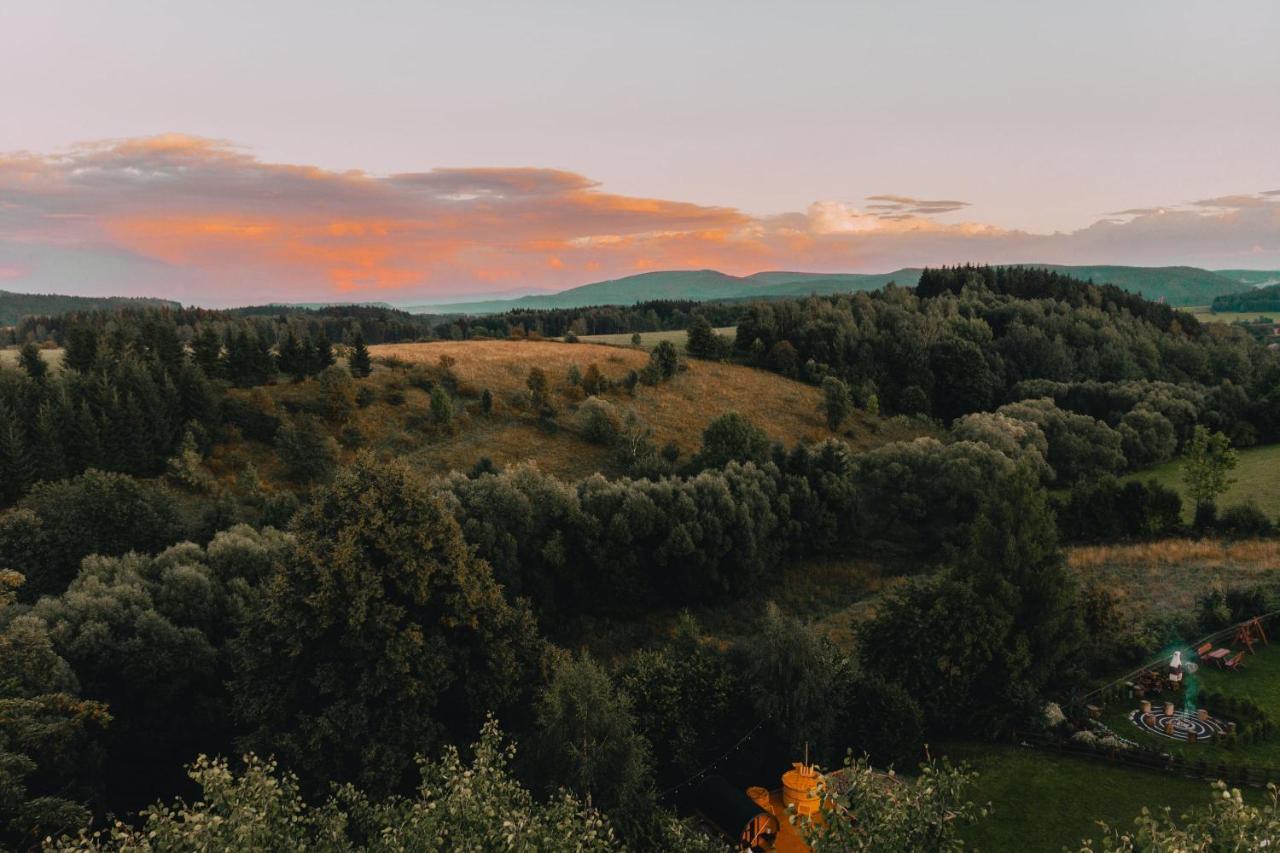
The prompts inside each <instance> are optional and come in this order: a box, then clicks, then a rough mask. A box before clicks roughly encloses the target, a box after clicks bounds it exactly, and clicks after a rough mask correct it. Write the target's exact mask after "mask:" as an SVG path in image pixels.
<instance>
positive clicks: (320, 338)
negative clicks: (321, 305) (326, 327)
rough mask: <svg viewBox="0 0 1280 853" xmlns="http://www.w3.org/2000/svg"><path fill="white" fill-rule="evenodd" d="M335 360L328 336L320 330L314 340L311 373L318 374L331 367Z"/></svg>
mask: <svg viewBox="0 0 1280 853" xmlns="http://www.w3.org/2000/svg"><path fill="white" fill-rule="evenodd" d="M337 360H338V359H337V357H336V356H334V354H333V344H331V343H330V342H329V336H328V335H326V334H325V333H324V331H323V330H322V331H321V332H320V334H318V335H317V336H316V339H315V360H314V362H313V363H312V372H313V373H319V372H321V371H322V370H324V369H325V368H326V367H332V366H333V365H334V363H335V362H337Z"/></svg>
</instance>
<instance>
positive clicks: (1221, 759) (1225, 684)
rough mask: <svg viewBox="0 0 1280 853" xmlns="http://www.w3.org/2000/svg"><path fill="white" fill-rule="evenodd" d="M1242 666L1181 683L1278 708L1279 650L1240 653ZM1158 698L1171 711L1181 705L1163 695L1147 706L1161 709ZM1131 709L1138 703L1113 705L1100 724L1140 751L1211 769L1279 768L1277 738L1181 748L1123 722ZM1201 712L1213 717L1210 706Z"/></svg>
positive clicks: (1207, 670)
mask: <svg viewBox="0 0 1280 853" xmlns="http://www.w3.org/2000/svg"><path fill="white" fill-rule="evenodd" d="M1218 645H1226V644H1225V643H1219V644H1218ZM1244 663H1245V668H1244V669H1243V670H1241V671H1238V672H1228V671H1225V670H1221V669H1218V668H1216V667H1213V666H1203V667H1200V668H1199V670H1197V672H1196V673H1195V674H1194V675H1188V676H1187V678H1188V681H1189V683H1190V679H1197V680H1198V683H1199V686H1200V688H1201V689H1203V690H1213V691H1216V692H1218V693H1224V694H1227V695H1230V696H1247V697H1249V698H1250V699H1253V700H1254V701H1255V702H1257V703H1258V704H1259V705H1261V706H1262V707H1263V708H1264V709H1275V708H1280V646H1262V647H1260V648H1259V651H1258V653H1257V654H1255V655H1251V654H1248V653H1247V652H1246V654H1245V660H1244ZM1164 698H1168V699H1169V700H1170V701H1172V702H1174V704H1175V705H1181V704H1182V703H1183V701H1184V697H1183V696H1177V695H1173V694H1167V697H1161V698H1158V699H1157V698H1153V699H1152V704H1153V705H1154V704H1157V703H1162V702H1163V699H1164ZM1137 707H1138V703H1137V700H1135V699H1120V700H1116V701H1114V702H1112V703H1111V705H1109V706H1108V707H1107V709H1106V711H1105V712H1104V714H1103V721H1104V722H1105V723H1106V724H1107V725H1108V726H1110V727H1111V728H1112V730H1113V731H1115V732H1116V734H1119V735H1121V736H1122V737H1126V738H1129V739H1130V740H1134V741H1137V742H1138V743H1140V744H1142V745H1144V746H1151V747H1155V748H1157V749H1161V750H1163V751H1165V752H1169V753H1172V754H1174V755H1181V756H1183V757H1184V758H1187V759H1188V760H1193V761H1194V760H1196V759H1200V758H1203V759H1204V760H1206V761H1209V762H1212V763H1214V764H1217V763H1226V764H1229V765H1236V764H1252V765H1259V766H1266V767H1280V736H1277V737H1273V738H1271V740H1268V741H1264V742H1263V743H1255V744H1249V745H1243V744H1239V745H1237V746H1235V747H1234V748H1230V747H1226V746H1220V745H1218V744H1216V743H1194V744H1191V743H1184V742H1182V741H1179V740H1173V739H1172V738H1166V737H1161V736H1160V735H1154V734H1151V733H1150V732H1147V731H1144V730H1142V729H1140V728H1138V727H1137V726H1135V725H1134V724H1133V722H1132V721H1131V720H1130V719H1129V714H1130V713H1131V712H1132V711H1134V710H1135V709H1136V708H1137ZM1206 707H1207V708H1208V710H1209V713H1211V714H1212V713H1214V708H1213V706H1212V705H1208V706H1206Z"/></svg>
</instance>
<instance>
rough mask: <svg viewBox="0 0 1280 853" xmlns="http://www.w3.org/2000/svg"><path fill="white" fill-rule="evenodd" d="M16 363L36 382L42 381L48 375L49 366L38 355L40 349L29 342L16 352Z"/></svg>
mask: <svg viewBox="0 0 1280 853" xmlns="http://www.w3.org/2000/svg"><path fill="white" fill-rule="evenodd" d="M18 363H19V364H21V365H22V369H23V370H25V371H26V372H27V375H28V376H30V377H31V378H32V379H34V380H36V381H37V382H39V381H41V380H43V379H44V378H45V376H47V375H48V373H49V365H48V364H47V363H45V360H44V357H43V356H41V355H40V348H39V347H38V346H36V345H35V344H34V343H32V342H31V341H27V342H26V343H25V344H23V345H22V349H21V350H19V351H18Z"/></svg>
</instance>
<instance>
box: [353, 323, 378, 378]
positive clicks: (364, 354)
mask: <svg viewBox="0 0 1280 853" xmlns="http://www.w3.org/2000/svg"><path fill="white" fill-rule="evenodd" d="M350 367H351V375H352V376H354V377H355V378H357V379H363V378H364V377H366V376H368V375H369V371H370V370H372V369H373V364H372V362H371V360H370V358H369V347H367V346H365V343H364V334H363V333H362V332H360V331H358V330H357V331H356V334H355V338H354V339H353V340H352V341H351V361H350Z"/></svg>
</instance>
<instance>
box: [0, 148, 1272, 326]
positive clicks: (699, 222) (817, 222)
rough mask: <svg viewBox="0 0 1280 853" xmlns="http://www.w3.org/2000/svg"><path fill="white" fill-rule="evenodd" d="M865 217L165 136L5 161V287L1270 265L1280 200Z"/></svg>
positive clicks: (417, 291)
mask: <svg viewBox="0 0 1280 853" xmlns="http://www.w3.org/2000/svg"><path fill="white" fill-rule="evenodd" d="M866 202H867V203H866V204H864V205H863V206H861V207H859V206H855V205H852V204H848V203H845V202H838V201H818V202H814V203H813V204H811V205H810V206H809V207H808V208H807V209H806V210H805V211H803V212H792V213H785V214H780V215H777V216H771V217H754V216H749V215H747V214H745V213H743V212H741V211H738V210H735V209H733V208H728V207H715V206H707V205H698V204H691V203H688V202H682V201H676V200H667V199H657V198H642V197H635V196H624V195H618V194H612V193H607V192H604V191H602V190H601V189H600V187H599V185H598V184H597V183H596V182H594V181H592V180H590V179H589V178H587V177H584V176H582V175H578V174H575V173H572V172H567V171H563V170H556V169H539V168H528V167H519V168H493V167H487V168H470V169H456V168H455V169H436V170H433V171H429V172H419V173H402V174H394V175H389V176H376V175H372V174H369V173H366V172H361V171H348V172H334V171H328V170H324V169H319V168H316V167H312V166H300V165H288V164H274V163H264V162H262V161H260V160H258V159H257V158H255V157H253V156H252V155H251V154H250V153H248V152H246V151H244V150H242V149H239V148H236V147H234V146H232V145H230V144H228V143H226V142H223V141H219V140H210V139H201V138H195V137H189V136H182V135H177V134H169V135H164V136H158V137H151V138H146V139H126V140H108V141H102V142H93V143H88V144H83V145H78V146H75V147H73V148H71V149H69V150H67V151H65V152H62V153H57V154H51V155H43V156H42V155H36V154H14V155H7V156H4V155H0V278H5V279H6V280H9V281H15V282H17V283H18V284H19V285H23V286H25V287H27V288H29V289H50V290H72V291H75V292H84V291H85V290H87V289H88V290H93V289H95V288H96V290H95V291H94V292H107V291H110V292H127V293H147V292H150V293H156V294H161V295H169V296H179V297H180V298H181V297H183V296H185V297H186V298H187V300H188V301H201V302H219V303H245V302H262V301H268V300H299V301H302V300H305V301H316V300H323V299H325V298H342V299H357V298H368V299H373V298H378V299H381V298H387V297H388V296H391V297H395V298H404V299H410V298H412V299H415V300H416V299H429V298H430V297H431V295H432V294H433V293H434V294H443V293H454V294H456V293H462V292H471V293H474V294H476V295H483V293H484V292H485V291H487V290H494V289H497V287H498V286H499V285H501V286H502V287H506V288H510V287H511V286H512V285H513V284H515V285H527V286H529V287H538V288H542V287H548V286H552V287H567V286H572V285H576V284H581V283H583V282H584V281H588V280H591V279H593V278H602V277H610V276H617V275H623V274H627V273H629V272H634V271H636V270H649V269H664V268H700V267H713V268H717V269H721V270H724V271H726V272H733V273H750V272H755V271H758V270H762V269H808V270H813V271H818V272H821V271H854V270H868V271H870V270H880V271H884V270H890V269H894V268H896V267H899V266H906V265H920V264H927V263H933V264H936V263H952V262H959V261H968V260H978V261H991V262H1011V261H1026V260H1038V261H1045V262H1063V263H1070V262H1083V261H1089V262H1103V261H1105V262H1113V263H1124V262H1136V263H1149V262H1159V263H1175V262H1194V261H1195V259H1196V258H1200V257H1204V258H1213V259H1217V260H1218V262H1217V263H1216V265H1218V266H1229V265H1230V262H1231V259H1232V258H1235V259H1238V260H1239V259H1243V258H1245V257H1248V258H1249V260H1248V263H1247V264H1245V263H1244V262H1243V261H1242V260H1241V261H1240V262H1241V263H1242V265H1249V266H1256V265H1258V264H1259V263H1260V262H1265V259H1267V258H1272V259H1274V260H1272V261H1271V262H1272V263H1275V264H1276V265H1277V266H1280V198H1275V197H1274V196H1273V195H1268V194H1266V193H1256V194H1239V193H1237V194H1231V195H1223V196H1220V197H1218V198H1214V199H1204V200H1199V201H1195V202H1190V203H1187V204H1185V205H1172V206H1165V207H1135V208H1130V209H1126V210H1125V211H1123V212H1122V213H1121V214H1120V216H1121V218H1120V219H1111V220H1101V221H1099V222H1097V223H1095V224H1093V225H1091V226H1089V227H1087V228H1083V229H1081V230H1079V231H1076V232H1073V233H1070V234H1054V235H1036V234H1028V233H1025V232H1020V231H1011V230H1007V229H1000V228H994V227H992V226H989V225H984V224H981V223H947V222H942V221H940V220H939V219H937V218H936V217H938V216H944V215H947V214H952V213H955V212H957V211H959V210H961V209H964V208H966V207H967V206H968V203H967V202H963V201H957V200H953V199H938V200H930V199H920V198H915V197H912V196H905V195H893V194H881V195H877V196H869V197H868V198H867V199H866ZM1260 258H1261V259H1263V260H1262V261H1260ZM86 270H90V271H91V273H92V274H91V275H90V276H89V277H88V280H86V274H85V271H86Z"/></svg>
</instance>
